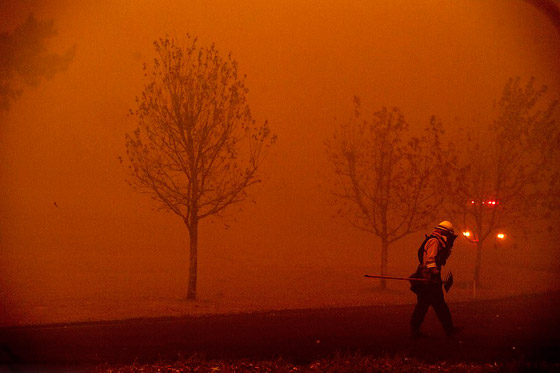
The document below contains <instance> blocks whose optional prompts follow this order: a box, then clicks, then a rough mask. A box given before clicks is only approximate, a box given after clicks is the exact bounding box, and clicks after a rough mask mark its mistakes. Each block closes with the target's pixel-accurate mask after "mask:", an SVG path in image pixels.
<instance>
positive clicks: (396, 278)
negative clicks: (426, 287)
mask: <svg viewBox="0 0 560 373" xmlns="http://www.w3.org/2000/svg"><path fill="white" fill-rule="evenodd" d="M364 277H369V278H386V279H388V280H403V281H419V282H430V280H427V279H425V278H410V277H392V276H377V275H364Z"/></svg>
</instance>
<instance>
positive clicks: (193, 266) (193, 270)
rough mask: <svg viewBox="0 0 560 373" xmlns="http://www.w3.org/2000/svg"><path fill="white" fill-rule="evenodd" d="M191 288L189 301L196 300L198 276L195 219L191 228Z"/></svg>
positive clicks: (196, 227)
mask: <svg viewBox="0 0 560 373" xmlns="http://www.w3.org/2000/svg"><path fill="white" fill-rule="evenodd" d="M189 241H190V245H189V249H190V255H189V287H188V290H187V299H196V279H197V275H198V220H197V219H193V221H192V222H191V226H190V227H189Z"/></svg>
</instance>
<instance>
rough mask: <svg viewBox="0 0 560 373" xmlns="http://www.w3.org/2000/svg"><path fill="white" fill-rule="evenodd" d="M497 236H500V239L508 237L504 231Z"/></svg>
mask: <svg viewBox="0 0 560 373" xmlns="http://www.w3.org/2000/svg"><path fill="white" fill-rule="evenodd" d="M496 237H498V238H499V239H500V240H503V239H504V238H506V235H505V234H504V233H498V234H497V235H496Z"/></svg>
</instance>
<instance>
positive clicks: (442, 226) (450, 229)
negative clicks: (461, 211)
mask: <svg viewBox="0 0 560 373" xmlns="http://www.w3.org/2000/svg"><path fill="white" fill-rule="evenodd" d="M435 228H436V229H441V230H442V231H445V232H449V233H451V234H455V231H454V229H453V224H451V222H448V221H447V220H444V221H442V222H441V223H439V224H438V225H437V227H435Z"/></svg>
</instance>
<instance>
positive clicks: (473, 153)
mask: <svg viewBox="0 0 560 373" xmlns="http://www.w3.org/2000/svg"><path fill="white" fill-rule="evenodd" d="M546 90H547V89H546V87H544V86H543V87H541V88H538V89H536V88H535V80H534V79H533V78H531V79H530V80H529V81H528V83H527V84H526V85H525V86H523V85H522V84H521V80H520V78H519V77H517V78H511V79H509V80H508V82H507V84H506V85H505V88H504V90H503V94H502V97H501V99H500V100H499V101H498V102H497V103H496V105H495V114H494V118H493V120H492V121H491V122H490V123H488V124H487V126H486V127H478V128H471V129H469V130H468V131H464V132H463V133H462V139H461V141H458V142H457V145H458V147H459V148H460V150H459V152H458V153H459V154H460V156H459V158H458V164H457V167H456V168H455V182H454V183H452V184H451V185H452V192H451V193H450V196H451V199H450V202H451V210H452V211H451V212H452V214H453V215H454V216H455V217H456V218H457V221H459V222H461V224H462V228H463V230H465V233H464V234H465V235H468V236H469V237H467V238H468V239H469V240H471V241H472V242H473V243H476V247H477V251H476V253H477V254H476V262H475V268H474V285H475V287H478V286H479V285H480V271H481V264H482V252H483V245H484V242H485V241H486V240H487V239H488V238H490V237H494V236H495V235H496V234H497V233H498V234H499V233H502V232H499V231H500V230H503V229H506V228H508V227H512V226H514V225H515V224H519V223H522V222H523V221H526V220H525V219H526V218H528V217H534V216H535V214H538V213H540V212H542V209H540V208H539V207H542V205H541V202H542V201H544V200H545V199H546V193H547V187H548V186H550V188H551V189H552V188H555V187H557V183H556V184H555V183H554V177H555V176H554V174H555V173H557V170H553V169H551V167H550V166H551V165H550V163H549V162H547V159H546V158H547V153H548V152H549V151H550V150H551V149H552V148H557V146H558V144H557V143H555V144H554V143H553V141H557V140H558V134H557V129H556V126H555V122H554V120H553V116H554V113H555V109H556V104H557V103H556V102H551V103H549V104H548V105H546V106H543V104H542V103H540V102H539V101H540V100H541V97H542V95H543V94H544V93H545V92H546ZM543 135H544V136H543ZM467 232H468V233H467ZM500 237H502V236H500Z"/></svg>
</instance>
